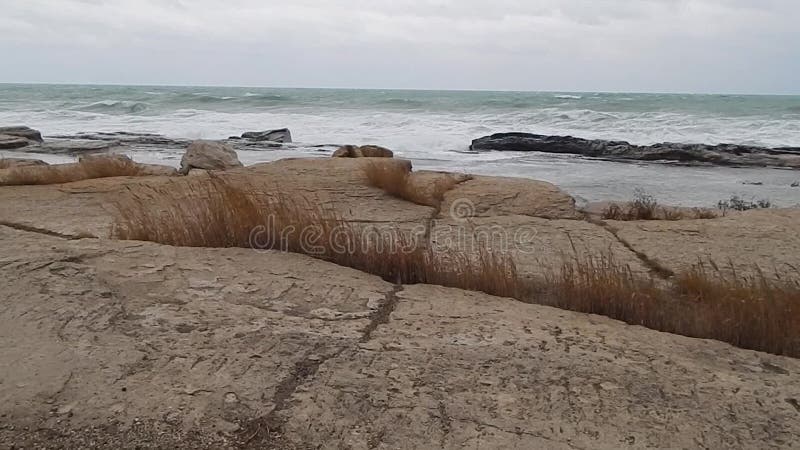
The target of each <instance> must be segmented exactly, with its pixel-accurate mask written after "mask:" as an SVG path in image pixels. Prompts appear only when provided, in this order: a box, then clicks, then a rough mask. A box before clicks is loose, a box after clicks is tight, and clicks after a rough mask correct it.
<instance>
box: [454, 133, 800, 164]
mask: <svg viewBox="0 0 800 450" xmlns="http://www.w3.org/2000/svg"><path fill="white" fill-rule="evenodd" d="M470 149H472V150H476V151H488V150H495V151H514V152H544V153H563V154H572V155H581V156H586V157H591V158H603V159H608V160H621V161H664V162H675V163H681V164H712V165H725V166H739V167H748V166H755V167H789V168H794V169H797V168H800V148H797V147H783V148H765V147H754V146H748V145H734V144H719V145H705V144H676V143H670V142H665V143H661V144H654V145H634V144H630V143H628V142H625V141H607V140H601V139H591V140H590V139H581V138H576V137H572V136H545V135H540V134H530V133H498V134H493V135H491V136H485V137H482V138H478V139H475V140H474V141H472V145H471V146H470Z"/></svg>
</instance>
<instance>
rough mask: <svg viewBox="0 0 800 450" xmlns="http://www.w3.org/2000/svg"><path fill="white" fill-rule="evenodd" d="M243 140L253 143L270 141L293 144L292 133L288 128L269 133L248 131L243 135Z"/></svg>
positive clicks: (268, 131)
mask: <svg viewBox="0 0 800 450" xmlns="http://www.w3.org/2000/svg"><path fill="white" fill-rule="evenodd" d="M242 138H244V139H250V140H252V141H270V142H281V143H286V144H288V143H291V142H292V133H291V131H289V129H288V128H280V129H277V130H267V131H248V132H247V133H244V134H242Z"/></svg>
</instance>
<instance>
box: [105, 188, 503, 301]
mask: <svg viewBox="0 0 800 450" xmlns="http://www.w3.org/2000/svg"><path fill="white" fill-rule="evenodd" d="M252 192H253V190H252V189H248V188H247V187H234V186H232V185H230V184H229V183H227V182H226V181H224V180H223V179H222V178H220V177H219V176H214V175H212V176H211V177H210V178H209V179H206V180H180V181H173V182H170V183H167V184H164V185H161V186H158V187H153V186H137V187H135V188H134V189H129V190H128V191H127V192H126V194H125V195H124V197H123V198H121V199H120V200H119V201H118V202H117V204H116V209H117V215H116V218H115V221H114V225H113V229H112V236H114V237H115V238H117V239H128V240H140V241H151V242H158V243H161V244H166V245H174V246H183V247H242V248H258V249H277V250H282V251H289V252H294V253H302V254H306V255H310V256H313V257H315V258H319V259H323V260H326V261H330V262H333V263H336V264H339V265H342V266H347V267H352V268H354V269H358V270H361V271H364V272H368V273H372V274H375V275H378V276H380V277H382V278H383V279H385V280H387V281H390V282H393V283H402V284H416V283H426V284H437V285H442V286H448V287H459V288H464V289H470V290H476V291H482V292H486V293H488V294H492V295H499V296H506V297H513V296H514V295H516V289H517V288H518V284H517V283H516V281H515V280H516V279H517V276H516V268H515V266H514V264H513V261H512V260H511V258H510V257H508V256H507V255H505V254H501V253H492V252H490V251H488V250H483V251H480V252H479V253H478V255H477V256H476V257H474V258H471V257H469V256H468V255H465V254H463V253H456V252H450V253H444V252H434V251H432V250H431V249H430V248H429V247H428V246H427V245H425V244H426V243H425V242H422V241H420V239H419V238H420V237H419V236H413V235H407V234H403V233H401V232H398V231H397V230H394V229H390V230H378V229H374V228H369V227H359V226H358V225H356V224H353V223H350V222H346V221H344V220H342V219H341V218H339V217H338V216H337V215H336V213H335V212H334V211H332V210H326V209H325V208H322V207H320V206H319V205H318V204H313V203H311V202H309V201H308V200H305V199H297V198H292V197H291V196H288V195H285V194H282V193H279V192H274V193H271V195H269V196H267V195H261V196H259V198H256V196H255V195H254V194H253V193H252Z"/></svg>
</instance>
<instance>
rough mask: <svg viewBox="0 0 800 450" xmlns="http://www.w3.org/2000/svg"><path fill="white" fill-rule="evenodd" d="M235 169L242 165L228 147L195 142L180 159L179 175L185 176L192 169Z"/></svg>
mask: <svg viewBox="0 0 800 450" xmlns="http://www.w3.org/2000/svg"><path fill="white" fill-rule="evenodd" d="M235 167H242V163H241V162H240V161H239V158H238V157H237V156H236V151H235V150H234V149H233V148H231V147H230V146H228V145H225V144H222V143H219V142H213V141H195V142H192V143H191V145H189V148H188V149H186V153H185V154H184V155H183V158H181V170H180V173H181V174H183V175H186V174H188V173H189V171H191V170H192V169H206V170H227V169H232V168H235Z"/></svg>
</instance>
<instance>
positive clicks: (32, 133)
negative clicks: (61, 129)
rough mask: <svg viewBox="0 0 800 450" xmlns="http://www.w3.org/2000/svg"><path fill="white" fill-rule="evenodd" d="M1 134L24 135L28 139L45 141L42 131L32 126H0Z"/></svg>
mask: <svg viewBox="0 0 800 450" xmlns="http://www.w3.org/2000/svg"><path fill="white" fill-rule="evenodd" d="M0 134H5V135H8V136H17V137H22V138H25V139H28V140H29V141H35V142H43V140H42V133H40V132H39V130H34V129H33V128H31V127H25V126H18V127H0Z"/></svg>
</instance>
